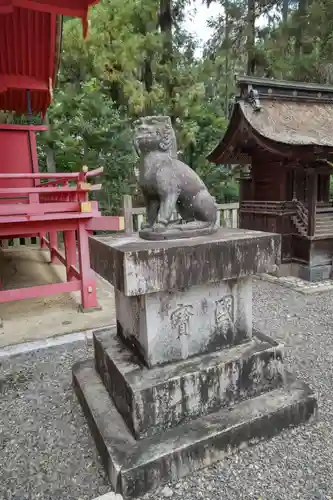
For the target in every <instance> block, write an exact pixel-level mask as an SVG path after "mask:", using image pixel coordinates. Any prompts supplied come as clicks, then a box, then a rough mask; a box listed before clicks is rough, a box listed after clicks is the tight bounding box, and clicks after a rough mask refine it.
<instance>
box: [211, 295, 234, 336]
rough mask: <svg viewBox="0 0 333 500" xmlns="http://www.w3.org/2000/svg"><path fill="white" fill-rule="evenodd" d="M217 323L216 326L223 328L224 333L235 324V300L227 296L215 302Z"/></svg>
mask: <svg viewBox="0 0 333 500" xmlns="http://www.w3.org/2000/svg"><path fill="white" fill-rule="evenodd" d="M215 305H216V308H215V322H216V326H218V327H222V329H223V330H224V331H227V330H228V328H229V327H230V326H231V325H233V323H234V298H233V296H232V295H226V296H225V297H223V298H222V299H219V300H217V301H216V302H215Z"/></svg>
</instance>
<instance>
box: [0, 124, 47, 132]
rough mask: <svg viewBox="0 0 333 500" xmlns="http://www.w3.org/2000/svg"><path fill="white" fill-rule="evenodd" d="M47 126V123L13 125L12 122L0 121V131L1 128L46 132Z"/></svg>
mask: <svg viewBox="0 0 333 500" xmlns="http://www.w3.org/2000/svg"><path fill="white" fill-rule="evenodd" d="M48 129H49V128H48V127H47V125H14V124H12V123H1V124H0V133H1V130H19V131H26V132H46V131H47V130H48Z"/></svg>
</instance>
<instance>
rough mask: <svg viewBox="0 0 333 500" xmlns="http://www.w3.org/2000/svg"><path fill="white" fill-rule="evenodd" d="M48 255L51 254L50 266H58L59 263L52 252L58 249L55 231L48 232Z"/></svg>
mask: <svg viewBox="0 0 333 500" xmlns="http://www.w3.org/2000/svg"><path fill="white" fill-rule="evenodd" d="M49 234H50V254H51V263H52V264H60V261H59V259H58V257H57V255H56V253H55V252H54V251H53V248H58V233H57V231H50V233H49Z"/></svg>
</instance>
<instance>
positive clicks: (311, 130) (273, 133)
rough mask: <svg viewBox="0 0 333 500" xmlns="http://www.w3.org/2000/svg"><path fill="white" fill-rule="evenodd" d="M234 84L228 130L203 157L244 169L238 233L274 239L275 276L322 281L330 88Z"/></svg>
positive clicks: (327, 257)
mask: <svg viewBox="0 0 333 500" xmlns="http://www.w3.org/2000/svg"><path fill="white" fill-rule="evenodd" d="M238 86H239V95H238V96H237V97H236V99H235V102H234V105H233V109H232V113H231V118H230V122H229V126H228V128H227V130H226V132H225V135H224V137H223V138H222V140H221V142H220V143H219V144H218V146H217V147H216V148H215V149H214V151H212V153H211V154H210V155H209V157H208V159H209V160H210V161H212V162H214V163H216V164H229V165H230V164H232V165H242V166H244V167H245V168H244V171H243V173H242V174H241V178H240V209H239V219H240V227H241V228H244V229H254V230H260V231H269V232H277V233H281V235H282V256H281V257H282V265H281V268H280V270H279V272H280V274H285V275H286V274H288V275H293V276H298V277H300V278H303V279H306V280H309V281H320V280H324V279H328V278H329V277H330V276H331V273H332V271H333V268H332V258H333V207H332V204H331V203H330V199H329V187H330V175H331V174H332V173H333V163H331V162H333V86H328V85H317V84H309V83H296V82H286V81H277V80H270V79H264V78H251V77H242V78H239V79H238ZM242 170H243V169H242Z"/></svg>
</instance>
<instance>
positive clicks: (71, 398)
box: [0, 342, 110, 500]
mask: <svg viewBox="0 0 333 500" xmlns="http://www.w3.org/2000/svg"><path fill="white" fill-rule="evenodd" d="M90 353H91V348H89V347H87V346H86V345H85V344H84V343H83V342H79V343H75V344H67V345H66V346H63V347H57V348H51V349H47V350H41V351H36V352H35V353H29V354H26V355H22V356H18V357H15V358H12V359H11V360H6V361H5V362H3V363H2V366H1V367H0V499H1V500H37V499H42V500H51V499H52V500H78V499H82V500H83V499H84V500H91V499H92V498H94V497H96V496H98V495H102V494H104V493H107V492H108V491H109V490H110V486H109V485H108V483H107V481H106V479H104V473H103V470H102V469H101V467H100V466H99V461H98V458H97V453H96V452H95V446H94V442H93V439H92V438H91V436H90V433H89V431H88V427H87V425H86V422H85V419H84V417H83V415H82V412H81V407H80V406H79V404H78V402H77V400H76V397H75V395H74V394H73V391H72V386H71V368H72V365H73V363H74V362H75V361H77V360H80V359H86V358H87V357H88V356H89V355H91V354H90Z"/></svg>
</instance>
